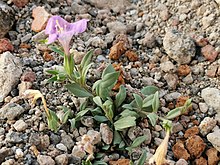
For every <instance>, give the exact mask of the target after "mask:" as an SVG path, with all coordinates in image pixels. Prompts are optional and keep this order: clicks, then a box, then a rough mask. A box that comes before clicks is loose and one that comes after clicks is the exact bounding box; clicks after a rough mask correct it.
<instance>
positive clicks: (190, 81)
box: [183, 73, 193, 84]
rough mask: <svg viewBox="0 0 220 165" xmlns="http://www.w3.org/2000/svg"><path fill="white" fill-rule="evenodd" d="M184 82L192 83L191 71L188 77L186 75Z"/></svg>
mask: <svg viewBox="0 0 220 165" xmlns="http://www.w3.org/2000/svg"><path fill="white" fill-rule="evenodd" d="M183 82H184V83H186V84H192V83H193V77H192V74H191V73H190V74H188V75H187V76H186V77H184V78H183Z"/></svg>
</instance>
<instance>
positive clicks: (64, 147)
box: [56, 143, 67, 152]
mask: <svg viewBox="0 0 220 165" xmlns="http://www.w3.org/2000/svg"><path fill="white" fill-rule="evenodd" d="M56 148H57V149H59V150H61V151H65V152H67V147H66V146H65V145H64V144H62V143H58V144H57V145H56Z"/></svg>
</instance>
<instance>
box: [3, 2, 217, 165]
mask: <svg viewBox="0 0 220 165" xmlns="http://www.w3.org/2000/svg"><path fill="white" fill-rule="evenodd" d="M3 3H5V4H3ZM6 4H7V5H6ZM40 6H41V7H42V6H43V7H44V9H45V10H44V9H42V8H38V10H37V11H36V12H35V14H34V12H33V9H36V7H40ZM5 10H6V11H7V12H6V13H7V14H5ZM50 15H60V16H62V17H63V18H65V19H66V20H68V21H71V22H74V21H76V20H79V19H82V18H87V19H89V23H88V29H87V30H86V32H84V33H82V34H80V35H78V36H75V37H74V39H73V43H72V45H73V46H72V49H73V50H75V51H77V52H78V53H76V54H77V55H76V57H75V60H76V61H79V62H80V59H81V57H82V54H83V53H85V52H86V51H88V50H90V49H93V50H94V56H93V62H94V65H93V66H92V68H91V69H90V70H89V76H88V80H89V82H90V83H93V82H94V81H95V80H97V79H98V78H99V77H100V71H99V70H100V68H102V67H103V66H105V64H106V63H108V62H111V63H116V64H119V63H120V64H121V66H122V68H123V72H124V74H125V75H124V79H125V83H126V86H127V87H128V88H129V89H131V90H139V89H141V88H142V87H144V86H147V85H155V86H157V87H159V89H160V90H159V93H160V102H161V107H160V112H161V114H164V113H167V112H168V111H169V110H170V109H173V108H174V107H175V105H176V104H177V103H178V102H181V99H183V100H184V98H186V97H190V98H192V102H193V103H192V105H193V107H192V110H191V111H190V112H189V113H188V114H186V115H182V116H181V117H179V118H177V119H175V120H174V121H173V124H174V127H173V132H172V134H171V137H170V140H169V146H168V154H167V159H168V160H169V164H176V165H185V164H196V165H205V164H209V165H216V164H218V163H219V159H220V157H219V152H220V129H219V125H220V82H219V80H220V55H219V52H220V40H219V38H220V28H219V27H220V1H219V0H215V1H214V0H203V1H199V0H193V1H188V0H177V1H174V0H168V1H165V0H130V1H129V0H117V1H116V0H111V1H108V0H74V1H73V0H66V1H65V0H47V1H46V0H29V2H28V0H20V1H19V0H8V1H7V0H3V2H0V32H1V33H0V53H2V54H0V93H1V95H0V155H1V156H0V164H3V165H12V164H13V165H16V164H19V165H23V164H24V165H37V164H40V165H46V164H48V165H49V164H50V165H53V164H60V165H61V164H62V165H66V164H80V162H81V158H79V157H77V156H76V152H77V151H76V148H75V146H76V142H77V141H79V140H80V139H81V137H82V135H84V134H89V132H90V133H92V134H95V133H99V132H101V130H99V129H101V128H102V129H105V126H104V125H102V126H100V128H98V127H97V128H95V127H94V125H93V124H91V123H93V122H94V121H93V118H92V117H91V116H85V118H83V119H82V123H83V124H82V125H81V126H80V127H79V128H76V129H71V128H70V125H68V124H67V125H65V126H64V127H62V128H61V129H60V130H59V131H58V132H57V133H54V132H52V131H50V130H49V129H48V128H47V124H46V123H47V122H46V116H45V113H44V111H43V107H42V104H41V103H40V102H37V106H35V107H31V106H30V104H29V102H28V101H27V100H19V99H17V98H18V97H19V95H21V93H22V92H23V91H24V89H27V88H32V89H38V90H40V91H41V92H42V93H43V95H44V96H45V98H46V100H47V103H48V108H50V109H51V110H54V111H59V108H58V107H59V106H62V105H64V106H67V107H69V108H71V109H72V110H73V111H76V110H78V108H79V105H80V99H78V98H76V97H74V96H72V95H70V93H69V92H68V91H67V90H66V89H65V88H64V87H63V84H61V83H47V80H48V79H49V78H50V75H48V74H47V73H46V72H45V71H46V70H48V69H51V68H56V67H58V66H59V65H62V58H61V57H60V56H58V55H57V54H56V53H53V52H51V51H50V50H49V49H48V48H47V47H46V46H45V45H44V44H40V43H36V42H35V41H36V40H37V39H44V38H45V37H46V36H45V35H44V32H40V31H42V30H43V29H44V27H45V26H44V25H45V22H46V21H47V19H48V18H49V16H50ZM33 17H34V18H33ZM6 18H7V19H6ZM33 24H34V25H33ZM37 32H39V33H37ZM6 38H8V39H6ZM124 38H125V39H126V41H127V47H128V49H129V50H132V51H133V52H135V53H136V55H137V56H138V60H135V61H134V60H130V59H128V58H127V57H126V56H125V55H122V56H121V57H119V59H113V58H111V56H110V54H109V53H110V48H111V47H112V46H113V44H114V42H116V40H120V39H124ZM7 50H8V51H10V52H11V53H10V52H6V51H7ZM3 52H5V53H3ZM83 120H84V121H83ZM127 134H128V137H129V139H130V140H131V141H132V140H134V139H135V138H136V137H138V136H140V135H147V137H148V139H147V140H146V141H145V142H144V144H142V146H141V148H145V149H146V150H147V152H148V159H149V158H150V157H151V156H152V155H153V154H154V152H155V150H156V148H157V147H158V146H159V144H160V143H161V141H162V139H163V138H164V136H165V132H164V130H163V129H162V127H161V126H160V125H159V123H158V125H156V126H155V127H152V126H150V124H148V121H147V120H143V121H141V122H140V123H138V124H137V126H136V127H134V128H130V129H129V130H128V132H127ZM97 136H98V135H97ZM108 138H109V137H105V138H104V139H103V137H102V141H103V142H102V143H107V142H108V141H109V139H108ZM100 141H101V139H100ZM140 154H141V150H140V148H137V150H135V151H133V153H132V154H131V157H130V159H132V160H134V161H135V160H137V159H138V158H139V156H140ZM119 158H129V157H128V155H127V154H125V153H124V152H115V151H111V152H109V153H105V155H104V158H103V160H102V161H104V162H109V161H110V160H118V159H119Z"/></svg>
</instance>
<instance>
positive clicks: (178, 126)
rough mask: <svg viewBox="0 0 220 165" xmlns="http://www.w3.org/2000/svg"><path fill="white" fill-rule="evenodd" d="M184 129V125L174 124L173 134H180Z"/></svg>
mask: <svg viewBox="0 0 220 165" xmlns="http://www.w3.org/2000/svg"><path fill="white" fill-rule="evenodd" d="M183 129H184V128H183V125H182V124H180V123H179V122H177V123H173V127H172V132H173V133H177V132H180V131H182V130H183Z"/></svg>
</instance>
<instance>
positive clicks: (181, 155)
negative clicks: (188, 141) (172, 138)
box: [172, 141, 190, 160]
mask: <svg viewBox="0 0 220 165" xmlns="http://www.w3.org/2000/svg"><path fill="white" fill-rule="evenodd" d="M172 151H173V154H174V156H175V157H176V158H177V159H185V160H188V159H189V157H190V155H189V153H188V151H187V150H186V149H185V147H184V144H183V142H181V141H177V143H176V144H175V145H174V146H173V147H172Z"/></svg>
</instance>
